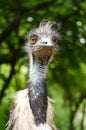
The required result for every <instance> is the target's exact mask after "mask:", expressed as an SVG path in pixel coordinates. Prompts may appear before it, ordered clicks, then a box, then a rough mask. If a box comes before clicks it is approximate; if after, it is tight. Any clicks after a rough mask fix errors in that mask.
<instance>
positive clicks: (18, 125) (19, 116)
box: [6, 89, 55, 130]
mask: <svg viewBox="0 0 86 130" xmlns="http://www.w3.org/2000/svg"><path fill="white" fill-rule="evenodd" d="M50 102H51V100H50V99H49V98H48V111H47V121H46V123H45V124H41V125H39V126H36V124H35V122H34V116H33V114H32V110H31V108H30V104H29V96H28V89H24V90H21V91H19V92H17V94H16V95H15V102H14V105H13V110H12V112H11V113H10V118H9V121H8V123H7V128H6V130H55V128H54V125H53V112H52V107H51V103H50ZM11 127H12V128H11Z"/></svg>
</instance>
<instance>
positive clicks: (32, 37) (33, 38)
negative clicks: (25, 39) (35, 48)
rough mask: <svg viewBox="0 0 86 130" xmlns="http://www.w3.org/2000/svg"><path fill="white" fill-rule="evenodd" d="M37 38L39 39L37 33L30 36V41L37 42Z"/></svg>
mask: <svg viewBox="0 0 86 130" xmlns="http://www.w3.org/2000/svg"><path fill="white" fill-rule="evenodd" d="M37 40H38V37H37V36H36V35H32V36H31V37H30V43H31V44H35V43H36V42H37Z"/></svg>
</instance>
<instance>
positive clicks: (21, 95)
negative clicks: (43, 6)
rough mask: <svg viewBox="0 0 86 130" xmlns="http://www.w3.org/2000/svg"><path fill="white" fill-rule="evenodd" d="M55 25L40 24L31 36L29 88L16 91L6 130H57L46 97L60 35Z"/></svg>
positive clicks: (49, 102) (48, 100) (29, 46)
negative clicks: (51, 66)
mask: <svg viewBox="0 0 86 130" xmlns="http://www.w3.org/2000/svg"><path fill="white" fill-rule="evenodd" d="M53 24H54V22H52V21H48V22H41V23H40V25H39V27H38V28H36V29H34V30H32V31H31V32H30V33H29V35H28V37H27V38H28V42H27V44H26V51H27V53H28V56H29V60H30V70H29V80H28V82H27V88H26V89H25V90H21V91H19V92H17V94H16V95H15V101H14V105H13V107H12V110H11V112H10V118H9V121H8V126H7V129H6V130H55V129H56V128H55V127H54V125H53V112H52V107H51V100H50V99H49V98H48V97H47V90H46V73H47V70H48V64H49V61H50V59H51V57H52V55H53V54H54V52H55V51H56V43H57V40H58V34H57V33H56V31H55V29H53V28H52V25H53Z"/></svg>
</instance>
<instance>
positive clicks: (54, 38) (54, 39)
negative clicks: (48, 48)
mask: <svg viewBox="0 0 86 130" xmlns="http://www.w3.org/2000/svg"><path fill="white" fill-rule="evenodd" d="M52 42H53V44H57V43H58V39H57V37H55V36H53V37H52Z"/></svg>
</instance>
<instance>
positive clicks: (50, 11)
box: [0, 0, 86, 130]
mask: <svg viewBox="0 0 86 130" xmlns="http://www.w3.org/2000/svg"><path fill="white" fill-rule="evenodd" d="M42 19H47V20H56V21H57V31H58V32H59V33H61V35H62V36H61V41H60V43H58V52H57V54H56V56H55V57H54V60H52V62H51V64H50V67H49V72H48V82H47V84H48V88H47V89H48V93H49V96H50V97H51V98H52V99H53V100H54V101H55V103H52V105H53V107H54V113H55V124H56V126H57V127H58V128H59V129H60V130H61V129H62V130H85V129H86V125H85V124H86V118H85V116H86V105H85V104H86V1H84V0H76V1H74V0H66V1H64V0H54V1H53V0H47V1H46V0H43V1H40V0H36V1H35V0H29V1H28V0H21V1H20V0H15V1H13V0H7V1H6V0H0V130H5V124H6V122H7V119H8V116H9V108H10V105H9V104H10V101H11V99H10V97H11V95H12V94H13V93H15V92H16V91H18V90H21V89H24V88H25V86H26V81H27V77H28V65H27V62H28V60H27V59H26V53H25V51H24V45H25V42H26V39H25V37H26V34H27V33H28V32H29V31H30V30H31V29H32V28H34V27H35V26H36V25H38V23H39V22H40V20H42ZM84 111H85V112H84ZM83 113H84V114H83ZM80 115H81V117H80ZM84 115H85V116H84Z"/></svg>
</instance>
